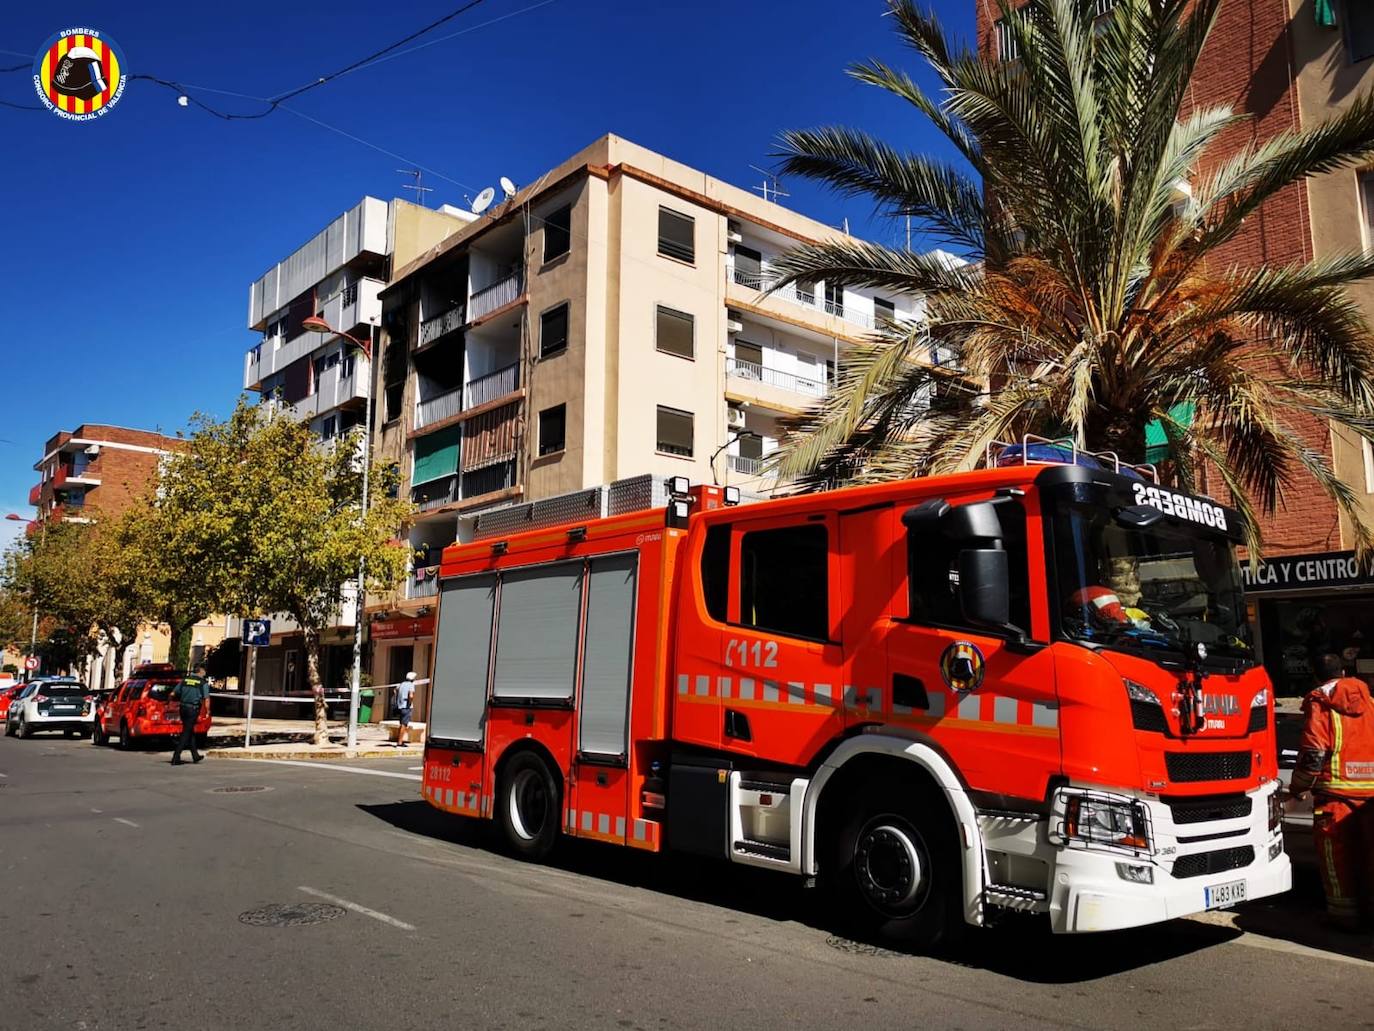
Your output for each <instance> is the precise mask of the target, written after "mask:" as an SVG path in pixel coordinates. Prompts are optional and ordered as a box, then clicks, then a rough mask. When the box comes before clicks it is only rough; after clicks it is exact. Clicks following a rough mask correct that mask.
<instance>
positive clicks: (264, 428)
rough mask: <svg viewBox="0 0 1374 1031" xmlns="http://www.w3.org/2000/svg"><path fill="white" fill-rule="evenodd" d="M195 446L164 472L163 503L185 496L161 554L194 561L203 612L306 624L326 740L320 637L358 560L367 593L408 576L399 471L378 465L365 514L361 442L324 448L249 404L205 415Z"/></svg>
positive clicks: (319, 730)
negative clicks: (394, 492)
mask: <svg viewBox="0 0 1374 1031" xmlns="http://www.w3.org/2000/svg"><path fill="white" fill-rule="evenodd" d="M187 444H188V446H187V449H186V450H185V452H184V453H180V454H177V455H174V456H173V457H172V458H171V459H170V460H169V461H168V462H167V464H166V467H165V469H164V471H163V476H162V498H161V499H159V502H158V505H159V506H162V505H167V504H172V503H173V502H172V501H171V500H170V499H173V498H180V499H181V500H178V501H176V502H175V504H176V506H177V510H178V513H179V517H178V519H177V521H176V523H175V526H174V527H172V528H170V529H169V530H168V534H169V536H167V537H166V538H165V543H164V545H163V547H179V548H181V549H183V552H184V554H186V555H188V556H191V555H194V556H196V560H195V562H193V570H192V575H193V578H194V581H195V582H193V583H192V584H191V585H190V586H191V589H192V590H195V591H199V592H203V599H204V606H206V607H205V609H204V611H205V612H207V613H208V612H211V611H226V612H237V613H240V614H244V615H249V614H260V613H284V614H286V615H288V616H290V617H291V618H292V619H293V620H294V621H295V622H296V623H297V624H298V625H299V626H300V628H301V632H302V635H303V636H304V638H305V651H306V670H307V678H308V681H309V684H310V688H311V691H312V692H313V693H314V696H315V712H314V716H315V739H316V741H317V742H320V743H323V742H324V741H325V740H327V726H326V706H325V700H324V683H323V681H322V679H321V674H320V667H321V663H320V647H321V645H320V635H321V633H322V632H323V631H324V630H325V629H326V628H328V627H329V626H332V625H333V624H334V623H335V622H336V621H337V619H338V617H339V615H340V614H341V612H342V611H343V606H344V603H345V594H346V588H347V587H349V586H350V585H351V584H352V583H354V582H355V581H356V578H357V573H358V562H359V559H360V558H361V559H364V560H365V561H366V565H367V575H368V583H369V585H370V587H371V589H374V590H378V591H381V590H389V589H391V588H392V587H393V586H394V585H395V584H396V583H397V582H398V581H399V580H400V579H401V577H402V576H404V574H405V570H406V559H407V554H406V551H405V548H404V547H403V546H402V545H401V544H400V543H399V542H397V541H396V540H395V539H394V538H395V536H396V532H397V528H398V527H399V526H400V525H401V523H402V521H403V520H404V518H405V517H406V516H407V515H408V514H409V512H410V505H409V503H408V502H406V501H403V500H400V499H398V498H394V497H391V496H390V494H391V490H390V488H391V487H393V486H394V485H395V478H396V472H395V471H394V470H392V469H390V468H388V467H386V466H383V465H381V464H379V463H374V464H373V466H372V468H371V471H370V476H371V484H372V489H371V491H370V504H369V507H368V511H367V513H366V517H365V518H364V517H363V515H362V513H361V498H362V479H363V478H362V462H361V460H360V459H359V457H358V447H357V436H356V435H354V436H349V437H344V438H340V439H338V440H336V441H334V442H332V444H322V443H321V442H320V440H319V439H318V438H317V437H315V435H314V434H312V433H311V432H310V430H309V428H308V426H306V425H305V424H303V423H300V422H297V421H295V420H292V419H290V418H287V417H284V416H281V415H274V414H271V413H269V412H267V411H266V410H265V409H264V408H262V407H256V408H255V407H252V406H249V405H247V404H246V403H244V402H242V401H241V402H240V403H239V406H238V407H237V408H236V409H235V411H234V413H233V414H232V415H231V416H230V417H229V418H228V419H227V420H225V421H223V422H216V421H213V420H210V419H205V418H198V419H197V420H196V423H195V426H194V429H193V432H192V433H191V435H190V437H189V438H188V441H187ZM349 596H350V597H351V592H350V593H349Z"/></svg>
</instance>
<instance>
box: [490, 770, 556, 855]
mask: <svg viewBox="0 0 1374 1031" xmlns="http://www.w3.org/2000/svg"><path fill="white" fill-rule="evenodd" d="M560 805H561V803H560V801H559V793H558V782H557V781H555V780H554V778H553V774H552V773H550V772H549V767H548V764H547V763H545V762H544V760H543V759H541V758H540V757H539V756H537V755H535V754H534V753H533V752H521V753H520V754H519V755H516V756H514V757H513V758H512V759H511V760H510V762H509V763H507V764H506V768H505V770H504V772H503V773H502V775H501V793H500V796H499V798H498V800H497V819H498V820H499V821H500V823H501V832H502V833H503V834H504V835H505V838H506V843H507V844H508V845H509V846H510V848H511V851H512V852H514V853H515V854H516V855H517V856H518V857H519V858H521V859H530V860H538V859H543V858H544V857H545V856H547V855H548V854H549V852H550V851H551V850H552V849H553V846H554V843H555V842H556V841H557V840H558V812H559V807H560Z"/></svg>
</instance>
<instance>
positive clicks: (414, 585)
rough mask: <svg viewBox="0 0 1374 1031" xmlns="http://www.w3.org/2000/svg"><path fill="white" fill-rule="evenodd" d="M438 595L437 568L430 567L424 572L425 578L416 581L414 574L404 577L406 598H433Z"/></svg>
mask: <svg viewBox="0 0 1374 1031" xmlns="http://www.w3.org/2000/svg"><path fill="white" fill-rule="evenodd" d="M438 595H439V567H438V566H431V567H430V568H429V569H427V570H426V571H425V578H424V579H423V580H417V579H416V578H415V574H414V573H411V574H410V576H408V577H406V597H407V598H435V597H438Z"/></svg>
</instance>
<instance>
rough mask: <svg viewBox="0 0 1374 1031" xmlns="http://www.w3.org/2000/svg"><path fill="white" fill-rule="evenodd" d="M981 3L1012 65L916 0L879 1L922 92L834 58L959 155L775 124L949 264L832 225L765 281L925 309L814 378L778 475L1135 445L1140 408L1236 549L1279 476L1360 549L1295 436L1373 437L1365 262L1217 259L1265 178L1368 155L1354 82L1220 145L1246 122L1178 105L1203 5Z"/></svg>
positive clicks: (835, 181) (811, 478)
mask: <svg viewBox="0 0 1374 1031" xmlns="http://www.w3.org/2000/svg"><path fill="white" fill-rule="evenodd" d="M1000 2H1001V4H1002V25H1003V31H1004V32H1005V33H1006V34H1007V38H1008V39H1009V40H1010V42H1011V43H1012V45H1013V46H1014V48H1015V52H1017V53H1018V54H1019V60H1017V61H1014V62H1002V63H993V62H988V61H985V60H982V59H981V58H980V57H979V55H978V54H977V53H975V52H972V51H970V50H968V49H964V48H962V47H961V46H956V45H955V44H954V43H953V42H951V41H950V40H949V39H948V38H947V37H946V36H945V34H944V32H943V31H942V29H941V27H940V25H939V23H938V22H937V20H936V19H935V17H934V16H933V15H932V14H928V13H926V12H924V11H922V10H921V9H919V8H918V7H917V6H916V4H915V3H914V2H913V0H889V3H890V14H891V15H892V16H893V18H894V21H895V22H896V25H897V27H898V28H899V31H900V33H901V36H902V37H903V39H904V41H905V42H906V43H907V44H908V45H909V46H910V47H912V48H913V49H914V50H915V51H916V52H917V53H918V54H919V55H921V57H922V58H924V60H925V63H926V64H927V65H928V66H929V67H930V69H932V70H933V72H934V73H935V76H936V77H937V78H938V80H939V82H940V83H941V84H942V87H943V89H942V92H941V94H940V96H941V100H940V101H938V102H937V101H936V99H934V97H933V96H932V95H931V94H930V93H928V92H926V91H925V90H923V89H922V88H921V87H920V86H919V85H918V84H917V83H916V82H915V81H914V80H913V79H912V78H911V77H910V76H909V75H908V74H906V73H904V72H903V71H900V70H898V69H896V68H893V67H891V66H889V65H887V64H884V63H882V62H880V61H869V62H867V63H863V64H859V65H856V66H853V67H852V68H851V69H850V73H851V74H852V75H853V76H854V77H855V78H857V79H859V80H861V81H863V82H865V83H869V84H872V85H876V86H879V87H881V88H882V89H885V90H887V91H889V92H891V93H893V94H896V95H897V96H898V97H901V98H902V99H903V100H905V101H907V102H909V103H910V104H912V105H913V106H914V107H916V108H917V110H919V111H920V112H921V113H922V114H923V115H924V116H925V117H926V118H928V119H929V120H930V121H931V122H932V123H934V125H935V126H936V127H937V128H938V129H939V130H940V131H941V132H942V133H943V134H944V135H945V136H946V137H948V139H949V140H950V142H951V143H952V144H953V145H954V147H955V148H956V150H957V151H958V153H959V154H960V155H962V161H960V162H958V163H954V164H951V163H945V162H941V161H938V160H935V159H933V158H931V157H928V156H925V155H921V154H914V153H910V152H907V151H904V150H900V149H898V148H897V147H894V146H892V145H890V144H887V143H884V142H882V141H880V140H878V139H875V138H874V137H872V136H870V135H868V134H866V133H863V132H860V131H857V130H853V129H846V128H822V129H814V130H807V131H797V132H788V133H785V134H784V135H783V137H782V153H781V155H780V157H781V158H782V169H783V171H784V172H785V173H790V174H794V175H802V176H806V177H810V178H813V179H817V180H820V181H821V182H824V183H826V184H828V185H829V186H830V187H832V188H834V189H835V190H837V191H839V192H840V193H841V194H843V195H845V196H850V197H863V198H868V199H871V200H872V201H874V202H875V203H876V205H877V208H878V210H879V212H880V213H884V214H890V215H897V216H910V217H912V218H914V219H916V220H917V221H918V222H919V223H920V224H921V226H922V228H923V229H924V231H925V233H926V234H928V236H930V237H933V238H934V239H936V240H938V241H940V242H941V243H942V244H943V245H944V246H947V247H950V248H951V249H953V250H955V251H958V252H960V253H962V254H963V255H964V256H966V257H967V259H968V262H967V263H961V262H956V261H951V260H949V258H948V256H947V255H942V254H941V253H939V252H935V253H932V254H917V253H912V252H911V251H907V250H894V249H891V248H887V247H884V246H881V245H878V244H874V243H864V242H860V241H854V240H847V239H846V240H838V241H833V242H828V243H820V244H813V245H807V246H802V247H799V248H797V249H795V250H792V251H790V252H788V253H787V254H786V255H784V256H782V258H781V259H780V260H779V262H778V263H777V265H776V268H775V271H776V273H777V275H778V281H777V283H776V286H782V285H785V284H787V283H790V282H795V281H797V280H816V279H823V280H826V281H827V282H828V283H834V284H842V285H844V286H856V287H857V286H863V287H870V288H880V289H887V290H898V291H912V292H915V293H919V294H922V295H924V296H925V298H926V305H927V308H926V314H927V318H926V319H925V320H924V321H923V322H921V323H919V324H896V323H894V324H889V325H887V326H886V327H884V329H883V331H882V332H880V333H877V334H875V336H874V337H873V338H872V339H871V340H870V341H869V342H868V343H865V344H862V345H855V346H853V347H852V348H851V349H850V350H849V352H848V353H847V355H845V356H844V357H845V360H844V361H843V362H842V370H841V374H840V378H839V383H838V385H837V389H836V390H835V391H834V393H833V394H832V395H831V396H830V397H828V398H827V399H826V400H825V401H824V402H823V404H822V405H821V406H820V407H819V408H817V409H816V410H815V411H814V412H812V413H810V414H809V415H807V416H805V417H802V418H800V419H798V420H796V421H794V423H793V424H792V425H791V426H790V428H789V432H788V433H787V434H786V436H785V438H784V440H783V442H782V447H781V449H780V454H779V457H778V460H777V463H776V465H777V471H778V473H779V474H780V475H781V476H782V477H784V478H786V479H789V480H793V481H795V482H797V483H799V484H800V485H801V486H802V488H803V489H806V488H814V487H817V486H820V485H826V484H835V483H837V482H869V481H876V480H886V479H891V478H894V477H903V476H912V475H922V474H930V473H938V472H949V471H955V470H960V469H968V468H972V467H974V466H975V465H977V464H978V463H979V462H980V460H981V459H982V458H983V456H984V453H985V450H986V447H987V445H988V443H989V442H991V441H994V440H999V439H1002V440H1005V439H1008V438H1011V437H1015V436H1017V435H1019V434H1022V433H1037V434H1041V435H1045V436H1055V437H1057V436H1068V437H1072V438H1074V439H1076V440H1077V441H1078V443H1079V444H1080V445H1081V446H1085V447H1086V446H1095V447H1098V448H1103V449H1110V450H1113V451H1116V452H1117V453H1119V454H1120V455H1122V456H1123V457H1125V458H1128V459H1131V460H1134V461H1141V460H1143V459H1144V457H1145V450H1146V445H1145V434H1146V426H1147V424H1149V423H1151V422H1152V421H1157V422H1158V424H1159V425H1161V426H1162V428H1163V430H1164V433H1165V436H1166V437H1167V443H1168V446H1169V460H1168V462H1167V463H1165V465H1166V468H1165V472H1166V474H1167V476H1168V477H1169V478H1170V479H1171V480H1172V481H1173V482H1175V483H1176V484H1177V485H1179V486H1180V487H1183V488H1184V489H1190V488H1192V489H1195V484H1196V482H1197V479H1198V477H1199V475H1200V472H1201V470H1202V469H1203V468H1208V469H1210V470H1213V471H1214V474H1215V475H1217V476H1219V477H1220V481H1221V484H1223V485H1224V486H1225V487H1226V488H1227V489H1228V490H1229V492H1230V493H1231V495H1232V498H1233V500H1234V502H1235V503H1236V504H1237V505H1238V506H1240V508H1241V509H1242V511H1243V512H1244V514H1245V515H1246V517H1247V519H1246V522H1247V523H1248V525H1249V526H1250V528H1251V533H1252V537H1251V543H1252V545H1254V547H1255V548H1256V549H1258V547H1259V546H1260V544H1261V543H1262V542H1261V539H1260V536H1259V523H1258V521H1257V519H1256V518H1255V515H1256V509H1259V510H1262V511H1264V512H1265V513H1270V514H1272V513H1273V512H1274V511H1275V510H1276V508H1277V507H1278V505H1280V504H1281V503H1282V499H1283V493H1284V490H1285V488H1287V487H1288V486H1289V485H1290V484H1291V483H1292V482H1293V480H1294V477H1296V476H1310V477H1314V478H1315V479H1316V480H1317V481H1318V482H1319V483H1320V484H1321V486H1322V488H1323V489H1324V490H1325V491H1326V492H1327V493H1328V494H1329V495H1330V496H1331V497H1333V498H1334V499H1335V500H1336V502H1337V503H1338V504H1339V506H1340V507H1341V509H1342V510H1343V511H1344V512H1345V513H1346V514H1347V515H1349V517H1350V520H1351V522H1352V524H1353V526H1354V527H1355V533H1356V537H1357V541H1356V545H1357V547H1359V548H1360V549H1361V551H1363V550H1364V549H1366V548H1367V547H1369V546H1370V545H1371V543H1372V542H1374V537H1371V534H1370V532H1369V531H1368V529H1367V528H1366V527H1365V526H1364V523H1363V521H1362V520H1361V519H1360V516H1359V512H1358V510H1357V505H1356V496H1355V494H1354V493H1353V491H1352V490H1351V489H1350V488H1349V487H1348V486H1346V485H1345V484H1344V483H1343V482H1341V481H1340V480H1338V479H1337V478H1336V476H1335V475H1334V474H1333V471H1332V468H1331V465H1330V463H1329V461H1328V459H1327V456H1326V455H1325V454H1323V453H1322V452H1321V451H1319V450H1316V449H1314V448H1312V447H1310V446H1309V445H1308V444H1307V443H1305V442H1304V440H1303V437H1302V435H1301V433H1300V432H1299V431H1300V428H1301V427H1302V426H1303V425H1307V426H1309V427H1310V426H1312V425H1320V424H1321V423H1320V420H1333V421H1334V422H1336V423H1339V424H1343V425H1345V426H1348V427H1350V428H1351V429H1352V430H1353V431H1354V432H1355V433H1357V434H1359V435H1361V436H1364V437H1374V337H1371V333H1370V330H1369V327H1368V325H1367V324H1366V321H1365V319H1364V317H1363V315H1362V314H1361V312H1360V310H1359V309H1358V308H1357V307H1356V305H1355V303H1354V302H1353V301H1352V300H1351V298H1350V297H1349V296H1348V294H1347V292H1346V291H1345V289H1344V288H1345V286H1346V285H1347V284H1349V283H1351V282H1354V281H1356V280H1359V279H1363V278H1366V277H1369V276H1370V275H1374V255H1365V254H1353V255H1349V256H1340V257H1329V258H1323V259H1320V260H1317V261H1313V262H1311V263H1309V264H1305V265H1290V266H1285V267H1268V268H1249V269H1247V268H1235V267H1229V266H1223V264H1222V262H1221V261H1220V260H1219V259H1218V258H1217V256H1216V252H1217V250H1218V248H1220V247H1221V246H1222V245H1224V244H1225V243H1227V241H1230V240H1232V239H1233V238H1234V237H1235V236H1236V234H1237V232H1239V231H1240V229H1241V226H1242V223H1243V222H1244V221H1245V219H1246V217H1247V216H1249V215H1251V214H1253V213H1254V212H1255V211H1256V210H1257V209H1258V208H1259V207H1260V205H1261V204H1263V203H1264V202H1265V201H1266V200H1268V199H1269V198H1271V197H1273V196H1274V195H1275V194H1276V193H1278V192H1279V191H1280V190H1282V189H1284V188H1285V187H1287V186H1290V185H1291V184H1294V183H1299V182H1300V181H1301V180H1303V179H1304V178H1306V177H1308V176H1312V175H1318V174H1321V173H1324V172H1329V171H1331V170H1333V169H1337V168H1342V167H1347V166H1350V165H1352V164H1355V163H1357V162H1359V161H1361V160H1363V159H1366V158H1368V157H1369V156H1370V155H1371V154H1374V99H1371V97H1364V98H1361V99H1360V100H1358V101H1357V102H1355V103H1353V104H1351V105H1350V107H1349V108H1348V109H1347V110H1346V111H1345V112H1344V113H1343V114H1341V115H1339V116H1338V117H1335V118H1333V119H1331V120H1330V121H1328V122H1326V123H1325V124H1323V125H1320V126H1317V127H1315V128H1312V129H1308V130H1307V131H1304V132H1297V133H1291V134H1284V135H1280V136H1277V137H1275V138H1273V139H1271V140H1269V141H1268V142H1265V143H1262V144H1259V145H1255V146H1249V147H1243V148H1242V149H1240V150H1239V151H1236V152H1232V153H1230V154H1229V155H1225V154H1222V155H1219V154H1218V153H1217V152H1218V150H1219V149H1220V147H1219V141H1220V137H1221V136H1222V134H1223V133H1225V132H1226V131H1227V130H1228V129H1231V128H1232V127H1233V126H1236V125H1237V124H1238V123H1240V122H1241V121H1242V120H1243V118H1244V116H1243V115H1237V114H1234V113H1232V112H1231V111H1229V110H1227V109H1225V108H1206V109H1198V108H1192V109H1191V110H1188V109H1186V108H1187V105H1186V104H1185V98H1186V96H1187V88H1188V83H1189V79H1190V77H1191V76H1192V73H1193V70H1194V67H1195V66H1196V64H1197V60H1198V55H1199V54H1200V52H1201V50H1202V47H1203V43H1204V42H1205V41H1206V39H1207V35H1208V32H1209V30H1210V29H1211V27H1212V24H1213V21H1214V19H1215V17H1216V13H1217V9H1218V7H1219V5H1220V2H1221V0H1196V3H1193V4H1190V3H1189V2H1187V0H1117V2H1116V4H1115V6H1114V7H1113V8H1112V9H1111V10H1110V12H1109V13H1107V14H1105V15H1102V14H1100V13H1099V12H1100V9H1101V6H1102V5H1101V4H1100V0H1030V2H1029V3H1028V4H1027V5H1026V6H1024V7H1022V8H1021V9H1020V10H1014V9H1011V8H1010V6H1009V5H1008V4H1007V3H1006V0H1000ZM1190 8H1191V9H1190ZM1180 183H1187V184H1188V185H1189V186H1190V188H1191V194H1192V196H1191V199H1190V200H1181V199H1180V198H1181V197H1182V196H1185V195H1186V191H1181V190H1180V188H1179V184H1180ZM932 345H937V346H939V347H941V348H949V349H953V350H955V351H956V352H957V353H959V354H961V355H962V364H963V366H964V369H965V370H966V373H967V383H970V384H978V386H976V387H969V388H967V389H960V388H959V386H958V381H957V380H956V381H951V380H949V378H948V372H947V370H944V369H940V368H933V367H931V365H930V364H929V363H928V362H927V361H926V360H925V359H926V356H928V355H929V354H930V353H931V351H930V348H931V347H932ZM932 393H933V394H934V398H935V399H934V400H932V397H931V396H932ZM1185 412H1188V413H1195V415H1193V416H1192V417H1191V418H1190V417H1188V416H1186V415H1185V414H1184V413H1185ZM1314 420H1315V421H1314ZM1209 475H1210V474H1209Z"/></svg>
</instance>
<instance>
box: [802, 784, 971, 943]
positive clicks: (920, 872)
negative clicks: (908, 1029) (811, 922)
mask: <svg viewBox="0 0 1374 1031" xmlns="http://www.w3.org/2000/svg"><path fill="white" fill-rule="evenodd" d="M927 794H929V795H931V796H932V797H930V798H926V797H925V796H926V795H927ZM863 795H868V797H867V798H866V799H865V801H863V802H862V803H860V804H859V805H858V806H857V807H856V808H855V810H854V811H853V813H852V814H851V815H850V817H849V819H848V820H847V821H846V822H845V824H844V829H843V831H842V832H841V833H840V835H839V837H838V838H837V839H836V841H835V852H834V854H833V861H832V864H831V867H832V869H833V871H834V874H833V876H831V877H830V878H829V880H830V885H831V889H832V892H833V894H834V897H835V901H836V903H837V906H838V914H839V916H840V917H841V918H842V919H843V920H845V921H846V922H848V923H850V924H851V925H854V926H855V928H856V929H857V930H858V931H860V932H861V933H865V934H869V935H873V936H877V937H880V938H885V939H888V940H890V941H898V942H901V943H903V944H905V945H907V946H910V947H914V948H918V949H928V948H932V947H934V946H935V945H936V944H938V943H939V942H941V941H942V940H945V939H946V938H948V937H949V936H950V935H951V934H952V933H953V932H956V931H957V930H958V927H957V922H958V918H959V905H958V896H959V891H960V878H961V875H960V871H959V865H958V860H959V852H958V842H957V841H956V840H955V836H954V829H953V824H952V822H951V821H950V819H949V810H948V808H947V807H946V806H945V804H944V801H943V799H941V798H939V797H938V795H937V794H936V793H935V792H923V791H920V790H912V787H911V786H903V787H901V788H897V787H888V786H884V787H882V788H880V789H876V790H874V791H873V792H871V793H870V792H863V793H861V795H860V797H863Z"/></svg>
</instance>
